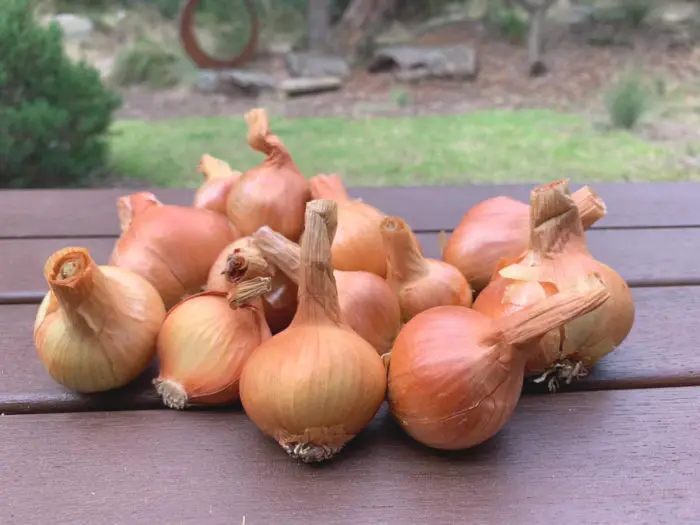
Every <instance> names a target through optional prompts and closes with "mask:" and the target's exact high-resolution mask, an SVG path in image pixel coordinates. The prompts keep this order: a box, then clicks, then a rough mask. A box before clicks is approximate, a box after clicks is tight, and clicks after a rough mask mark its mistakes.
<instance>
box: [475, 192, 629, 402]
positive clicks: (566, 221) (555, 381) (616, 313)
mask: <svg viewBox="0 0 700 525" xmlns="http://www.w3.org/2000/svg"><path fill="white" fill-rule="evenodd" d="M530 224H531V225H532V229H531V233H530V247H529V249H528V250H527V251H526V252H525V253H524V254H522V255H521V256H520V257H518V258H517V259H515V260H514V261H511V262H512V264H508V262H505V261H504V262H503V263H502V264H501V265H500V266H499V267H498V268H497V273H496V275H495V276H494V279H493V280H492V281H491V283H490V284H489V285H488V286H487V287H486V288H484V290H483V291H482V292H481V294H480V295H479V297H478V298H477V300H476V302H475V303H474V309H475V310H477V311H479V312H481V313H483V314H486V315H488V316H489V317H494V318H498V317H501V316H503V315H507V314H509V313H510V312H513V311H517V310H519V309H521V308H523V307H525V306H528V305H531V304H536V303H537V302H539V301H542V300H543V299H544V298H545V297H548V296H550V295H552V294H554V293H556V292H557V291H563V290H566V289H568V288H569V287H570V286H572V284H573V283H575V282H576V281H577V280H578V279H580V278H581V276H583V275H587V274H589V273H592V272H595V273H597V274H598V275H600V277H601V279H602V280H603V282H604V283H605V286H606V287H607V288H608V290H610V296H611V298H610V300H609V301H608V302H607V303H606V304H605V305H603V306H602V307H601V308H600V309H598V310H596V311H595V312H592V313H590V314H588V315H585V316H583V317H581V318H580V319H577V320H576V321H572V322H570V323H567V324H566V325H564V326H563V327H562V328H560V329H558V330H553V331H552V332H550V333H548V334H547V335H546V336H545V337H543V338H542V340H541V341H539V342H538V343H536V344H533V346H535V347H536V348H535V350H534V351H532V352H530V357H529V359H528V361H527V363H526V366H525V372H526V374H527V375H533V374H537V375H540V378H539V379H538V380H537V381H538V382H539V381H545V380H547V381H548V386H549V388H550V390H554V389H556V388H557V387H558V385H559V381H560V380H565V381H566V382H567V384H568V383H570V382H571V381H572V380H573V379H575V378H577V377H580V376H583V375H585V374H586V373H587V368H588V367H590V366H592V365H594V364H595V363H596V362H597V361H598V360H599V359H601V358H602V357H603V356H604V355H606V354H608V353H610V352H612V351H613V350H614V349H615V348H617V347H618V346H619V345H620V344H621V343H622V341H623V340H624V339H625V338H626V337H627V334H629V332H630V330H631V329H632V325H633V323H634V315H635V309H634V300H633V298H632V293H631V291H630V289H629V287H628V286H627V283H626V282H625V281H624V279H622V277H620V275H619V274H618V273H617V272H615V271H614V270H613V269H612V268H610V267H608V266H606V265H604V264H603V263H601V262H599V261H597V260H596V259H594V258H593V256H591V254H590V252H589V251H588V247H587V245H586V239H585V236H584V231H583V225H582V223H581V217H580V214H579V210H578V208H577V206H576V203H575V202H574V200H573V199H572V198H571V196H570V194H569V182H568V180H561V181H557V182H553V183H551V184H547V185H544V186H540V187H538V188H535V189H534V190H533V191H532V194H531V197H530Z"/></svg>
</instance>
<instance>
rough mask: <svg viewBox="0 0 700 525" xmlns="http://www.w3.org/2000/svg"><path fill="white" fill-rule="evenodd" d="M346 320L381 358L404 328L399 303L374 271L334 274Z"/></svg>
mask: <svg viewBox="0 0 700 525" xmlns="http://www.w3.org/2000/svg"><path fill="white" fill-rule="evenodd" d="M333 275H334V276H335V282H336V284H337V286H338V302H339V303H340V311H341V312H342V316H343V321H344V322H346V323H347V324H348V326H349V327H350V328H352V329H353V330H354V331H355V332H357V334H358V335H360V336H361V337H362V338H363V339H364V340H365V341H367V342H368V343H370V344H371V345H372V346H373V347H374V348H375V349H376V350H377V352H378V353H379V354H380V355H381V354H384V353H385V352H388V351H389V350H391V345H392V344H393V343H394V339H395V338H396V335H397V334H398V333H399V329H400V328H401V309H400V308H399V302H398V300H397V297H396V295H395V294H394V293H392V291H391V288H389V287H388V286H387V284H386V282H385V281H384V280H383V279H382V278H381V277H379V276H378V275H375V274H373V273H370V272H343V271H339V270H336V271H335V272H333Z"/></svg>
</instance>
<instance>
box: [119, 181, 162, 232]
mask: <svg viewBox="0 0 700 525" xmlns="http://www.w3.org/2000/svg"><path fill="white" fill-rule="evenodd" d="M162 205H163V203H162V202H160V201H159V200H158V198H157V197H156V196H155V195H154V194H153V193H151V192H148V191H142V192H140V193H134V194H132V195H125V196H124V197H119V198H118V199H117V217H118V218H119V227H120V228H121V231H122V233H124V232H125V231H126V230H128V229H129V226H130V225H131V221H132V220H133V219H134V217H135V216H136V215H137V214H139V213H141V212H142V211H144V210H146V209H148V208H150V207H152V206H162Z"/></svg>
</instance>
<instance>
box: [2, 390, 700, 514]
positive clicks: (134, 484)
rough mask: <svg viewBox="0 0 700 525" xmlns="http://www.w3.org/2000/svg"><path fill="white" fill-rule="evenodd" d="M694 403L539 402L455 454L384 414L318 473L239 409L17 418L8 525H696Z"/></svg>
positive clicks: (667, 399) (10, 445)
mask: <svg viewBox="0 0 700 525" xmlns="http://www.w3.org/2000/svg"><path fill="white" fill-rule="evenodd" d="M698 411H700V388H679V389H654V390H634V391H618V392H595V393H585V394H563V395H558V396H552V397H533V396H529V397H526V398H524V399H522V400H521V403H520V406H519V407H518V409H517V410H516V414H515V416H514V417H513V419H512V420H511V421H510V423H509V424H508V426H507V427H506V428H505V429H504V430H503V431H502V432H501V433H500V434H499V435H497V436H496V437H495V438H493V439H492V440H490V441H489V442H487V443H486V444H484V445H482V446H480V447H477V448H475V449H472V450H470V451H466V452H461V453H449V454H446V453H438V452H435V451H433V450H430V449H427V448H425V447H422V446H420V445H418V444H417V443H414V442H412V441H411V440H410V439H409V438H408V437H406V436H405V435H404V434H403V433H402V431H401V430H400V429H399V428H398V426H397V425H396V424H395V423H393V421H391V419H390V418H389V417H387V416H386V414H381V415H380V417H378V418H377V419H376V420H375V421H374V422H373V424H372V425H371V426H370V427H369V428H368V429H366V430H365V432H363V433H362V434H360V436H358V437H357V438H356V439H355V440H354V441H353V442H351V444H350V445H348V447H347V448H346V449H345V451H343V452H341V454H340V455H339V456H338V457H337V458H336V459H335V460H334V461H332V462H330V463H327V464H326V465H324V466H322V467H313V466H307V465H301V464H297V463H295V462H294V461H292V460H291V459H290V458H288V457H287V456H286V455H285V453H284V452H283V451H282V450H281V449H280V448H279V447H278V446H277V444H275V443H273V442H272V441H271V440H268V439H266V438H264V437H263V436H262V435H261V434H260V433H259V432H258V431H257V429H255V428H254V427H253V426H252V424H251V423H250V422H249V421H248V420H247V418H246V417H245V416H244V415H243V414H241V413H240V412H233V413H225V412H224V413H221V412H198V413H197V412H189V413H175V412H171V411H150V412H120V413H92V414H52V415H42V416H8V417H5V418H3V420H2V425H0V439H1V440H2V443H3V449H4V455H3V461H2V462H0V476H2V479H3V482H4V483H3V498H2V499H1V500H0V523H52V524H56V525H61V524H73V523H90V524H91V525H102V524H104V525H107V524H114V523H128V524H129V525H141V524H143V525H147V524H148V525H150V524H152V523H197V524H198V525H207V524H210V525H214V524H223V523H226V524H229V523H230V524H239V523H242V522H243V519H244V517H245V523H246V524H248V525H257V524H273V523H284V524H285V525H294V524H299V525H308V524H321V523H333V524H337V525H343V524H347V525H350V524H352V525H357V524H376V523H392V524H393V523H396V524H415V523H426V524H432V523H445V524H447V523H450V524H451V523H493V524H509V525H531V524H546V523H577V524H581V525H588V524H591V525H592V524H602V523H605V524H609V523H640V524H652V523H674V524H676V523H678V524H680V523H688V524H690V523H696V522H697V516H698V514H699V513H700V498H698V497H697V494H698V491H700V478H698V476H697V472H698V471H699V470H700V456H699V455H698V454H697V440H696V439H695V436H696V435H697V434H698V432H700V423H699V422H698V418H697V417H696V414H697V413H698ZM30 456H31V460H30V461H28V459H29V457H30Z"/></svg>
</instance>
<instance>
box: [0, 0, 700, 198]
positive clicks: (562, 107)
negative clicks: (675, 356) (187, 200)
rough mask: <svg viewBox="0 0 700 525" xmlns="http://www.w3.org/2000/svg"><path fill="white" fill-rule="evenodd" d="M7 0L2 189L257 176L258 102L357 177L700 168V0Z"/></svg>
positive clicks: (495, 179) (303, 163)
mask: <svg viewBox="0 0 700 525" xmlns="http://www.w3.org/2000/svg"><path fill="white" fill-rule="evenodd" d="M188 3H189V4H192V5H190V6H188V5H186V4H188ZM1 4H2V7H0V184H2V187H4V188H23V187H24V188H31V187H76V186H92V187H94V186H99V187H114V186H119V187H124V188H139V187H158V186H167V187H195V186H197V185H199V183H200V182H201V174H200V173H198V171H197V163H198V161H199V158H200V156H201V155H202V154H204V153H209V154H211V155H214V156H216V157H218V158H221V159H223V160H226V161H227V162H228V163H229V164H230V165H231V167H232V168H233V169H237V170H241V171H245V170H246V169H247V168H249V167H251V166H254V165H256V164H257V163H259V162H260V161H261V159H262V156H261V154H259V153H256V152H254V151H252V150H251V149H250V148H249V147H248V145H247V143H246V126H245V121H244V119H243V115H244V113H245V112H246V111H247V110H249V109H251V108H254V107H264V108H265V109H266V110H267V111H268V113H269V114H270V116H271V126H272V131H273V132H274V133H276V134H277V135H279V136H280V138H281V139H282V140H283V141H284V143H285V144H286V145H287V147H288V148H289V149H290V151H291V153H292V155H293V157H294V159H295V160H296V162H297V164H298V166H299V168H300V169H301V171H302V172H303V173H304V174H305V175H306V176H312V175H316V174H317V173H338V174H340V175H341V176H342V177H343V178H344V179H345V180H346V183H347V185H349V186H373V185H421V184H451V183H469V182H476V183H505V182H525V183H534V182H543V181H547V180H552V179H555V178H560V177H565V176H566V177H570V178H571V179H572V180H573V181H575V182H594V181H642V180H688V179H696V178H698V176H700V2H698V1H690V0H685V1H681V0H679V1H670V0H669V1H665V2H661V1H657V2H653V1H650V0H579V1H574V0H511V1H506V0H502V1H501V0H490V1H487V0H463V1H454V0H452V1H446V0H249V1H244V0H203V1H201V2H183V1H180V0H122V1H120V0H51V1H49V0H41V1H31V0H2V2H1ZM183 14H184V15H183ZM190 15H191V16H190Z"/></svg>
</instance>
